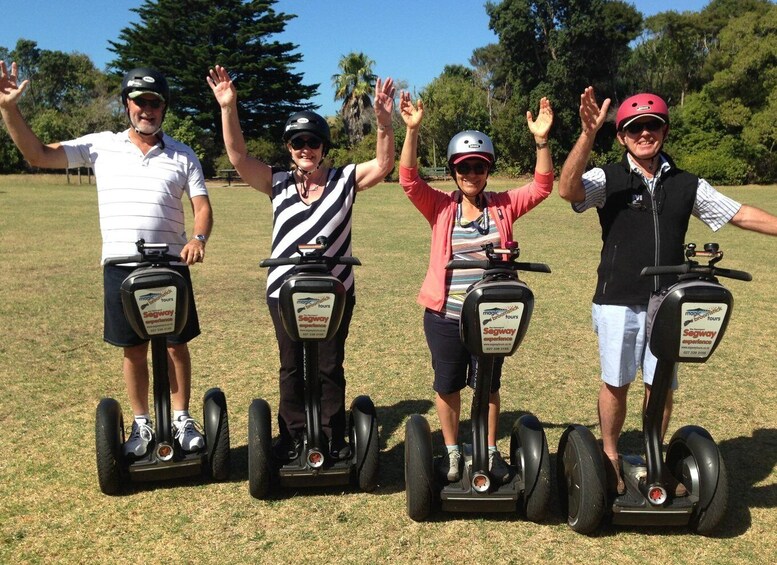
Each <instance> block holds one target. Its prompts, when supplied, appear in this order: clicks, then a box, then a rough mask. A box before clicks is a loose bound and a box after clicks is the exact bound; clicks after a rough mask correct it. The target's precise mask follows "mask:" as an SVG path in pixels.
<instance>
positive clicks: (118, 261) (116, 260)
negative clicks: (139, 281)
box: [104, 254, 143, 265]
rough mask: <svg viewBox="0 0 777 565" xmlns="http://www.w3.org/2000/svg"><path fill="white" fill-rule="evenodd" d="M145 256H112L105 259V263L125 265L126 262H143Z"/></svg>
mask: <svg viewBox="0 0 777 565" xmlns="http://www.w3.org/2000/svg"><path fill="white" fill-rule="evenodd" d="M142 261H143V256H142V255H140V254H136V255H128V256H127V257H111V258H110V259H106V260H105V263H104V264H105V265H123V264H124V263H141V262H142Z"/></svg>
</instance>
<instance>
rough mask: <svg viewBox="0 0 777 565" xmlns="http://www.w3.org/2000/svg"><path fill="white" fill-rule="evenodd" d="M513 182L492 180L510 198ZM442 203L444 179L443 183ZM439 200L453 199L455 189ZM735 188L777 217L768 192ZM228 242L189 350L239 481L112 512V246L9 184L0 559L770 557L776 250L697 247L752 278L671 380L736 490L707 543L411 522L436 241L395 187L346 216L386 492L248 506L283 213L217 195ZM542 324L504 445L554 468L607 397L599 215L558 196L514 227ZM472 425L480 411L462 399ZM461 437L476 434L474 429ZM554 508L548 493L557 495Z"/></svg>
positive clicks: (776, 514) (502, 524)
mask: <svg viewBox="0 0 777 565" xmlns="http://www.w3.org/2000/svg"><path fill="white" fill-rule="evenodd" d="M510 184H512V183H507V182H505V181H492V185H493V186H495V187H497V188H500V187H506V186H508V185H510ZM439 186H441V187H445V186H446V184H445V183H439ZM447 186H449V185H447ZM725 192H726V193H727V194H729V195H731V196H733V197H735V198H738V199H740V200H742V201H746V202H748V203H751V204H754V205H757V206H760V207H763V208H765V209H767V210H770V211H773V212H777V189H775V187H737V188H730V189H726V190H725ZM211 198H212V203H213V207H214V213H215V219H216V225H215V229H214V232H213V236H212V238H211V241H210V242H209V243H208V250H207V251H208V254H207V258H206V262H205V263H204V264H202V265H198V266H197V267H196V268H194V270H193V277H194V284H195V293H196V295H197V301H198V308H199V313H200V320H201V323H202V328H203V335H202V336H201V337H200V338H198V339H196V340H195V341H193V342H192V344H191V350H192V354H193V364H194V383H193V402H192V410H193V412H194V413H195V414H196V413H199V412H200V410H201V406H200V399H201V398H202V394H203V393H204V392H205V391H206V390H207V389H208V388H210V387H211V386H215V385H218V386H220V387H221V388H222V389H223V390H224V391H225V393H226V396H227V400H228V403H229V418H230V427H231V439H232V465H233V466H232V476H231V480H229V481H227V482H224V483H208V482H203V481H199V480H187V481H184V482H167V483H151V484H146V485H140V486H138V485H133V486H131V487H130V488H129V489H128V490H127V492H126V494H125V495H122V496H116V497H108V496H105V495H103V494H102V493H101V492H100V490H99V488H98V485H97V475H96V468H95V455H94V413H95V407H96V405H97V403H98V401H99V400H100V398H102V397H104V396H112V397H114V398H116V399H118V400H119V401H120V402H121V403H122V406H123V408H124V410H125V417H126V416H127V414H128V411H129V408H128V405H127V400H126V393H125V390H124V385H123V382H122V378H121V365H120V353H119V351H118V350H117V349H115V348H113V347H111V346H109V345H107V344H105V343H103V342H102V283H101V270H100V267H99V259H100V232H99V228H98V221H97V205H96V195H95V187H94V186H93V185H86V184H84V185H78V184H72V185H69V186H68V185H66V184H64V176H57V177H43V176H41V177H38V176H7V177H0V210H2V213H1V214H0V320H2V339H1V340H0V382H1V383H2V385H3V388H2V394H1V395H0V429H1V430H2V437H0V562H2V563H59V562H61V563H98V562H100V563H130V562H138V561H146V562H152V563H157V562H160V563H161V562H177V563H292V562H300V563H301V562H306V563H310V562H316V561H324V562H335V563H339V562H342V563H384V562H393V563H410V562H413V563H455V562H470V563H484V564H485V563H532V562H545V561H553V562H558V563H591V562H599V561H605V560H606V561H608V562H624V561H632V560H633V561H645V562H652V563H662V562H670V563H683V562H688V563H702V562H704V563H772V562H774V561H775V557H776V556H777V553H775V547H777V468H776V466H775V464H776V463H777V392H776V387H775V386H774V380H773V379H774V376H775V371H774V368H775V360H777V326H776V325H775V323H774V321H775V320H777V301H776V300H775V287H777V239H775V238H768V237H764V236H759V235H756V234H752V233H748V232H743V231H741V230H738V229H736V228H734V227H731V226H729V227H726V228H724V229H723V230H722V231H721V232H720V233H719V234H712V233H711V232H709V230H707V228H706V227H704V226H703V225H702V224H701V223H700V222H698V221H695V220H693V221H692V228H691V230H690V234H689V239H688V241H694V242H696V243H699V244H701V243H704V242H707V241H717V242H719V243H720V245H721V248H722V249H723V250H724V251H725V252H726V258H725V259H724V261H723V263H722V265H723V266H728V267H730V268H735V269H742V270H748V271H751V272H752V273H753V277H754V280H753V282H751V283H744V282H737V281H731V282H729V283H726V284H727V285H728V286H729V288H731V289H732V291H733V293H734V296H735V301H736V304H735V310H734V316H733V320H732V322H731V324H730V326H729V330H728V333H727V337H726V340H725V341H724V343H723V344H722V345H721V347H720V348H719V349H718V351H717V352H716V354H715V356H714V357H713V358H712V360H711V361H710V362H709V363H708V364H706V365H702V366H693V367H690V366H688V367H685V368H682V369H681V371H680V380H681V386H680V389H679V391H678V393H677V395H676V405H675V406H676V408H675V417H674V419H673V421H672V423H671V425H670V434H671V432H672V431H674V430H675V429H676V428H677V427H679V426H681V425H684V424H691V423H692V424H699V425H703V426H704V427H705V428H707V429H708V430H709V431H710V433H711V434H712V436H713V437H714V438H715V439H716V441H717V442H718V444H719V446H720V449H721V452H722V454H723V456H724V458H725V460H726V463H727V466H728V469H729V475H730V479H731V498H730V509H729V513H728V515H727V518H726V520H725V523H724V526H723V528H722V530H721V531H720V533H719V535H718V536H717V537H712V538H704V537H700V536H696V535H693V534H690V533H688V531H687V530H684V529H680V530H672V529H663V528H650V529H640V528H615V527H612V526H609V525H604V526H603V527H602V528H601V530H600V531H599V532H598V534H597V535H595V536H592V537H584V536H581V535H578V534H575V533H574V532H573V531H572V530H571V529H570V528H569V527H568V526H567V525H566V523H565V519H564V518H563V517H562V516H561V515H560V514H559V511H558V505H557V501H556V498H555V495H554V500H553V512H552V514H551V516H550V517H549V518H548V519H547V520H546V521H545V522H544V523H542V524H534V523H530V522H526V521H524V520H522V519H520V517H519V516H517V515H502V514H496V515H485V516H483V515H470V514H459V515H452V514H437V515H435V516H434V517H433V519H431V520H429V521H428V522H425V523H415V522H412V521H411V520H410V519H409V518H408V517H407V516H406V513H405V495H404V476H403V442H404V423H405V421H406V419H407V417H408V416H409V415H410V414H411V413H416V412H418V413H422V414H426V415H427V417H428V419H429V421H430V424H431V426H432V430H433V433H434V439H435V441H436V442H437V443H436V445H437V446H439V445H440V441H441V440H440V435H439V425H438V422H437V419H436V416H435V413H434V409H433V405H432V390H431V369H430V363H429V360H428V351H427V348H426V344H425V341H424V336H423V330H422V324H421V319H422V309H421V307H420V306H419V305H418V304H416V302H415V296H416V294H417V292H418V289H419V286H420V284H421V281H422V278H423V275H424V272H425V269H426V264H427V259H428V246H429V235H430V234H429V231H430V230H429V228H428V226H427V225H426V223H425V222H424V220H423V219H422V218H421V216H420V214H418V212H416V211H415V209H414V208H413V207H412V205H411V204H410V203H409V202H408V201H407V200H406V198H405V197H404V195H403V194H402V191H401V189H400V188H399V186H398V185H396V184H383V185H379V186H378V187H375V188H373V189H372V190H370V191H368V192H366V193H362V194H360V195H359V197H358V199H357V203H356V208H355V217H354V226H355V227H354V254H355V255H356V256H358V257H359V258H360V259H361V260H362V263H363V266H362V267H359V268H357V271H356V277H357V296H358V304H357V309H356V313H355V317H354V321H353V324H352V326H351V337H350V338H349V342H348V350H347V360H346V374H347V377H348V392H347V398H348V402H350V399H352V398H353V397H354V396H356V395H357V394H369V395H370V396H371V397H372V399H373V401H374V402H375V404H376V406H377V408H378V418H379V422H380V426H381V435H382V445H381V447H382V452H381V465H382V470H381V480H380V486H379V487H378V489H377V490H376V491H375V492H374V493H370V494H365V493H362V492H359V491H358V490H357V489H356V488H355V487H354V488H351V489H345V490H343V489H323V490H312V491H311V490H296V491H294V490H283V491H279V492H276V493H274V494H273V496H272V497H271V498H270V499H269V500H267V501H258V500H254V499H252V498H251V497H250V496H249V494H248V485H247V451H246V429H247V411H248V406H249V403H250V402H251V400H252V399H253V398H256V397H263V398H265V399H267V400H268V401H269V403H270V405H271V407H272V409H273V418H274V417H275V414H276V410H277V401H278V392H277V353H276V348H275V347H276V346H275V340H274V337H273V334H272V325H271V323H270V319H269V315H268V313H267V310H266V306H265V305H264V301H263V289H264V272H263V271H262V270H261V269H260V268H259V267H258V262H259V259H261V258H263V257H265V256H267V255H268V254H269V247H270V228H271V211H270V205H269V201H268V200H267V198H265V197H263V196H261V195H260V194H259V193H257V192H255V191H253V190H251V189H249V188H246V187H239V186H238V187H235V186H233V187H231V188H226V187H223V186H220V185H214V186H213V187H212V190H211ZM515 231H516V235H517V238H518V241H519V243H520V246H521V249H522V259H523V260H526V261H541V262H545V263H548V264H549V265H550V266H551V268H552V270H553V272H552V274H549V275H548V274H527V275H526V276H525V280H526V281H527V282H528V284H529V285H530V286H531V287H532V289H533V290H534V293H535V296H536V305H535V310H534V317H533V319H532V326H531V327H530V328H529V333H528V335H527V337H526V339H525V341H524V343H523V345H522V347H521V349H520V350H519V351H518V352H517V354H516V355H515V356H514V357H512V358H510V359H508V361H507V363H506V367H505V372H504V376H503V388H502V403H503V415H502V419H501V429H500V431H501V434H500V445H501V447H502V450H503V452H505V451H506V450H507V447H508V444H509V430H510V428H511V427H512V422H513V420H514V419H515V417H516V415H517V414H519V413H521V412H522V411H526V410H528V411H531V412H533V413H535V414H536V415H537V416H538V417H539V418H540V420H541V421H542V422H543V424H544V426H545V430H546V433H547V436H548V442H549V445H550V451H551V457H552V460H553V463H554V472H555V452H556V447H557V445H558V439H559V436H560V435H561V432H562V431H563V429H564V428H565V427H566V425H567V424H568V423H570V422H578V423H582V424H585V425H587V426H589V427H591V428H592V430H593V431H594V433H595V434H597V435H598V432H599V430H598V426H597V418H596V394H597V390H598V386H599V377H598V359H597V351H596V344H595V336H594V334H593V332H592V330H591V328H590V298H591V295H592V292H593V287H594V274H595V268H596V263H597V258H598V252H599V244H600V241H599V228H598V223H597V218H596V214H595V213H593V212H589V213H586V214H583V215H576V214H574V213H572V212H571V210H570V209H569V206H568V205H567V204H566V203H564V202H563V201H562V200H561V199H560V198H559V197H558V196H557V195H556V194H554V195H552V196H551V197H550V198H549V200H548V201H546V202H545V203H543V204H542V205H541V206H540V207H539V208H537V209H536V210H534V211H533V212H531V213H530V214H528V215H527V216H525V217H524V218H522V219H519V220H518V222H517V224H516V230H515ZM465 399H466V400H465V405H466V406H467V408H466V409H465V417H468V416H467V415H468V413H469V409H468V405H469V395H466V396H465ZM629 403H630V404H629V406H630V408H629V416H628V420H627V423H626V430H627V432H626V433H625V434H624V437H623V438H622V449H623V450H626V451H634V450H638V449H639V447H640V439H639V438H640V436H639V433H638V431H637V430H639V428H640V427H641V418H640V405H641V391H640V390H639V388H636V387H635V389H634V391H633V392H632V394H631V397H630V399H629ZM466 430H468V420H467V421H466V422H465V424H464V425H463V427H462V431H463V432H466ZM554 490H555V489H554Z"/></svg>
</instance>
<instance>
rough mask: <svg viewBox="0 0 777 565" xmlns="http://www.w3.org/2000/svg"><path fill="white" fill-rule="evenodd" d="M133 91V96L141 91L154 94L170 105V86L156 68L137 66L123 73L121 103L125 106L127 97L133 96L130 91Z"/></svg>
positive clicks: (141, 92) (166, 104)
mask: <svg viewBox="0 0 777 565" xmlns="http://www.w3.org/2000/svg"><path fill="white" fill-rule="evenodd" d="M135 92H136V93H137V94H135V95H134V96H140V95H141V94H143V93H150V94H155V95H156V96H158V97H159V98H161V99H162V100H163V101H164V103H165V106H169V105H170V87H169V86H168V84H167V79H166V78H165V76H164V75H163V74H162V73H160V72H159V71H157V70H156V69H150V68H148V67H138V68H137V69H132V70H131V71H129V72H127V74H125V75H124V78H123V79H122V81H121V103H122V104H123V105H124V106H126V105H127V97H128V96H129V97H134V96H131V93H135Z"/></svg>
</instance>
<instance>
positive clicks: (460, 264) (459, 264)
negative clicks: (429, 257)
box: [445, 259, 491, 269]
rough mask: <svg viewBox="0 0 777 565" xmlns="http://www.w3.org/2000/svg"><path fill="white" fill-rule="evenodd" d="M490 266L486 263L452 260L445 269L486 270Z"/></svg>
mask: <svg viewBox="0 0 777 565" xmlns="http://www.w3.org/2000/svg"><path fill="white" fill-rule="evenodd" d="M490 267H491V264H490V263H489V262H488V261H485V260H484V261H469V260H467V259H453V260H451V261H448V264H447V265H445V268H446V269H488V268H490Z"/></svg>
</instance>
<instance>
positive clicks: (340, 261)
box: [333, 257, 362, 266]
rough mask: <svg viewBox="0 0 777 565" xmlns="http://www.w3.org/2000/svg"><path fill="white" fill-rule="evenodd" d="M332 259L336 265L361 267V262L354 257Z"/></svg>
mask: <svg viewBox="0 0 777 565" xmlns="http://www.w3.org/2000/svg"><path fill="white" fill-rule="evenodd" d="M333 259H336V261H335V263H337V264H338V265H357V266H358V265H361V264H362V262H361V261H359V260H358V259H357V258H356V257H334V258H333Z"/></svg>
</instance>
